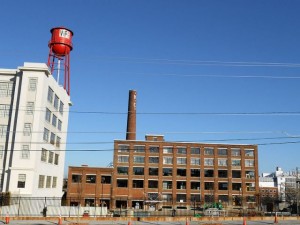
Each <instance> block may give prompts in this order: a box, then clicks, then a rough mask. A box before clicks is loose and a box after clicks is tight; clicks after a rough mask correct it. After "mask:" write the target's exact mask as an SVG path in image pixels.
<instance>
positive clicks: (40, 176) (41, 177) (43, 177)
mask: <svg viewBox="0 0 300 225" xmlns="http://www.w3.org/2000/svg"><path fill="white" fill-rule="evenodd" d="M44 185H45V176H44V175H39V185H38V188H44Z"/></svg>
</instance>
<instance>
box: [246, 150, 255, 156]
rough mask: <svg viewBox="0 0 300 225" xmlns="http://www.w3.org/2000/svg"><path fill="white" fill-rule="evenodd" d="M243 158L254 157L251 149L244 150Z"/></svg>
mask: <svg viewBox="0 0 300 225" xmlns="http://www.w3.org/2000/svg"><path fill="white" fill-rule="evenodd" d="M245 156H248V157H254V150H253V149H245Z"/></svg>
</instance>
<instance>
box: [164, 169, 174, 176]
mask: <svg viewBox="0 0 300 225" xmlns="http://www.w3.org/2000/svg"><path fill="white" fill-rule="evenodd" d="M172 171H173V170H172V168H163V176H172Z"/></svg>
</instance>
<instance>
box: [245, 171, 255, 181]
mask: <svg viewBox="0 0 300 225" xmlns="http://www.w3.org/2000/svg"><path fill="white" fill-rule="evenodd" d="M246 178H247V179H254V178H255V172H254V171H246Z"/></svg>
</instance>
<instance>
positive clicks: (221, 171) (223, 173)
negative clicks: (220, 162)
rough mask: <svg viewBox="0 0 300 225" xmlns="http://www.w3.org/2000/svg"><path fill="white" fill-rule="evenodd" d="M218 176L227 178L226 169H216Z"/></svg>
mask: <svg viewBox="0 0 300 225" xmlns="http://www.w3.org/2000/svg"><path fill="white" fill-rule="evenodd" d="M218 177H219V178H227V177H228V171H227V170H218Z"/></svg>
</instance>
